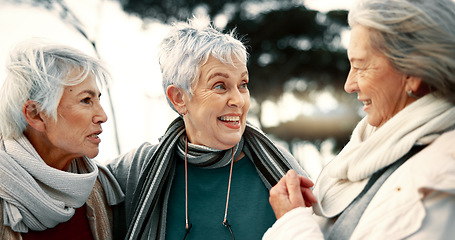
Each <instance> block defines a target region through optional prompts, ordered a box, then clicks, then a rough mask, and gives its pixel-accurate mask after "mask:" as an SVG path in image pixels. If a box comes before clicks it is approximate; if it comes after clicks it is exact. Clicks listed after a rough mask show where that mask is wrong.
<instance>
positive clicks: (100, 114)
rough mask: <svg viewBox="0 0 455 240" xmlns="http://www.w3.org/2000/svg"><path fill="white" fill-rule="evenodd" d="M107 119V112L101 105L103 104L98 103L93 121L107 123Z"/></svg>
mask: <svg viewBox="0 0 455 240" xmlns="http://www.w3.org/2000/svg"><path fill="white" fill-rule="evenodd" d="M106 121H107V115H106V112H104V109H103V107H102V106H101V104H99V103H98V104H97V106H96V108H95V115H94V116H93V123H95V124H98V123H99V124H101V123H105V122H106Z"/></svg>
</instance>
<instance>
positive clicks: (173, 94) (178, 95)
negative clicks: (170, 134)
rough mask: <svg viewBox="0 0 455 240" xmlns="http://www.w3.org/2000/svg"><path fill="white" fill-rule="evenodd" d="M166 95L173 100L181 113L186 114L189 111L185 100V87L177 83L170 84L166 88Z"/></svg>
mask: <svg viewBox="0 0 455 240" xmlns="http://www.w3.org/2000/svg"><path fill="white" fill-rule="evenodd" d="M166 95H167V97H168V98H169V100H170V101H171V103H172V105H173V106H174V108H175V110H177V111H178V112H179V113H180V114H184V113H185V112H186V111H187V110H186V104H185V100H184V96H185V93H184V91H183V89H181V88H179V87H177V86H175V85H169V86H168V87H167V89H166Z"/></svg>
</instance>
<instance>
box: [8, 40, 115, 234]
mask: <svg viewBox="0 0 455 240" xmlns="http://www.w3.org/2000/svg"><path fill="white" fill-rule="evenodd" d="M108 76H109V74H108V72H107V70H106V69H105V68H104V67H103V65H102V64H101V62H100V61H99V60H97V59H95V58H92V57H90V56H88V55H87V54H84V53H82V52H81V51H79V50H76V49H73V48H70V47H67V46H64V45H56V44H53V43H48V42H44V41H41V40H37V39H32V40H29V41H27V42H25V43H22V44H20V45H19V46H17V47H16V48H15V50H14V51H13V52H12V53H11V55H10V60H9V62H8V65H7V77H6V79H5V81H4V83H3V86H2V88H1V90H0V239H2V240H20V239H69V238H70V239H81V240H82V239H83V240H87V239H98V240H106V239H112V238H113V235H112V212H111V209H110V207H109V205H114V204H118V203H119V202H121V201H122V200H123V192H122V191H121V189H120V187H119V186H118V184H117V182H116V181H115V179H114V178H113V176H112V175H111V174H110V173H109V171H107V169H105V168H104V167H102V166H98V165H97V164H96V163H95V162H94V161H93V160H92V159H91V158H94V157H95V156H96V155H98V145H99V143H100V141H101V140H100V138H99V137H98V135H99V134H100V133H101V132H102V129H101V124H102V123H104V122H105V121H106V120H107V116H106V114H105V112H104V110H103V108H102V107H101V105H100V98H99V97H100V95H101V94H100V90H99V87H98V84H99V85H103V83H105V82H106V80H107V78H108Z"/></svg>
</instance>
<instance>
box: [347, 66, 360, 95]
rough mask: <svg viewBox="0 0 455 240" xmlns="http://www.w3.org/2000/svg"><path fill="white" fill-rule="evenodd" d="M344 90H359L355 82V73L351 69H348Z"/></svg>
mask: <svg viewBox="0 0 455 240" xmlns="http://www.w3.org/2000/svg"><path fill="white" fill-rule="evenodd" d="M344 91H346V92H347V93H354V92H357V91H359V86H358V84H357V79H356V76H355V74H354V73H353V72H352V69H351V70H350V71H349V74H348V77H347V78H346V82H345V83H344Z"/></svg>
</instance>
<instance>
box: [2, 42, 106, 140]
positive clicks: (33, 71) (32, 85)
mask: <svg viewBox="0 0 455 240" xmlns="http://www.w3.org/2000/svg"><path fill="white" fill-rule="evenodd" d="M9 57H10V58H9V61H8V63H7V66H6V67H7V76H6V79H5V81H4V83H3V86H2V88H1V89H0V136H2V137H3V138H5V139H6V138H17V137H19V136H20V135H21V134H23V131H24V130H25V128H26V127H27V121H26V119H25V117H24V116H23V114H22V107H23V105H24V104H25V102H26V101H28V100H33V101H35V102H37V103H38V104H39V105H40V108H39V111H40V112H45V114H46V115H48V116H50V117H51V118H52V119H54V120H55V121H57V107H58V105H59V103H60V99H61V98H62V95H63V89H64V87H66V86H74V85H77V84H79V83H81V82H82V81H83V80H85V78H86V77H87V76H88V75H89V74H91V73H92V74H94V76H95V77H96V79H97V83H98V84H99V86H100V87H103V86H105V85H106V84H108V81H109V79H110V74H109V72H108V71H107V69H106V68H105V67H104V66H103V64H102V63H101V61H100V60H98V59H96V58H94V57H91V56H89V55H87V54H85V53H83V52H81V51H79V50H77V49H74V48H71V47H68V46H64V45H58V44H53V43H48V42H46V41H44V40H42V39H39V40H38V39H32V40H28V41H26V42H23V43H21V44H19V45H18V46H17V47H16V48H15V49H14V50H13V51H12V52H11V53H10V56H9ZM74 70H76V71H77V72H78V73H79V74H78V75H76V76H74V75H70V74H74ZM70 76H72V77H70Z"/></svg>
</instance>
